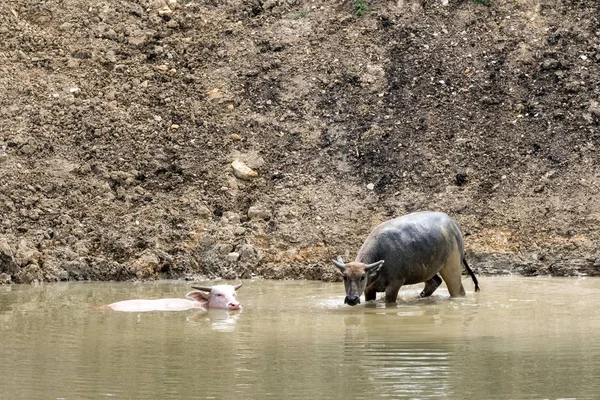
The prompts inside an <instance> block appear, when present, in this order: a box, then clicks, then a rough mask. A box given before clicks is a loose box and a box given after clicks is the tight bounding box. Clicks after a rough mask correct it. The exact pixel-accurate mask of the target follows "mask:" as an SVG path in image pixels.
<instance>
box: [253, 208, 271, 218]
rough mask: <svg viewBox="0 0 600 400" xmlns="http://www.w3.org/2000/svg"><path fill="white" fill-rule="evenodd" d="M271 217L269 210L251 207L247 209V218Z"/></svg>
mask: <svg viewBox="0 0 600 400" xmlns="http://www.w3.org/2000/svg"><path fill="white" fill-rule="evenodd" d="M270 217H271V213H270V212H269V210H265V209H264V208H262V207H259V206H252V207H250V208H249V209H248V218H250V219H252V218H258V219H267V218H270Z"/></svg>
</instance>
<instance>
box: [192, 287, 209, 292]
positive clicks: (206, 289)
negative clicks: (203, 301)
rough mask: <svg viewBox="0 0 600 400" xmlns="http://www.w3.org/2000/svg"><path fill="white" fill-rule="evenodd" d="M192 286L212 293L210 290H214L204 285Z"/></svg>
mask: <svg viewBox="0 0 600 400" xmlns="http://www.w3.org/2000/svg"><path fill="white" fill-rule="evenodd" d="M192 288H194V289H198V290H201V291H203V292H209V293H210V292H212V288H210V287H204V286H192Z"/></svg>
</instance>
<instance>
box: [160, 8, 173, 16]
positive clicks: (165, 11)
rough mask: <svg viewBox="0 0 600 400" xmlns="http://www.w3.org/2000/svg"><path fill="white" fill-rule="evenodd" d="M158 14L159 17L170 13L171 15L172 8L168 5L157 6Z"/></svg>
mask: <svg viewBox="0 0 600 400" xmlns="http://www.w3.org/2000/svg"><path fill="white" fill-rule="evenodd" d="M158 15H160V16H161V17H164V16H167V17H168V16H170V15H173V10H171V8H170V7H169V6H164V7H162V8H159V10H158Z"/></svg>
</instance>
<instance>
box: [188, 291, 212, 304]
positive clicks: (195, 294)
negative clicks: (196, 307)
mask: <svg viewBox="0 0 600 400" xmlns="http://www.w3.org/2000/svg"><path fill="white" fill-rule="evenodd" d="M185 297H189V298H190V299H194V300H196V301H200V302H202V301H207V300H208V298H209V297H210V293H207V292H199V291H197V290H194V291H191V292H189V293H187V294H186V295H185Z"/></svg>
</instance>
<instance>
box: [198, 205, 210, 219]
mask: <svg viewBox="0 0 600 400" xmlns="http://www.w3.org/2000/svg"><path fill="white" fill-rule="evenodd" d="M196 212H197V213H198V215H199V216H200V218H203V219H207V218H209V217H210V216H211V215H212V212H211V211H210V209H209V208H208V207H206V206H205V205H204V204H200V205H199V206H198V208H197V209H196Z"/></svg>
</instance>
